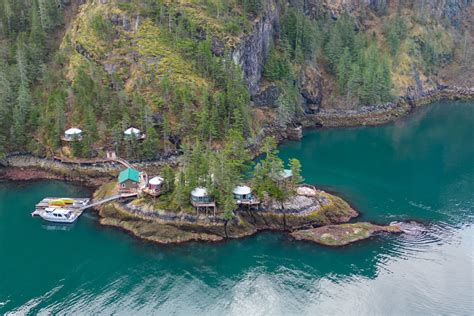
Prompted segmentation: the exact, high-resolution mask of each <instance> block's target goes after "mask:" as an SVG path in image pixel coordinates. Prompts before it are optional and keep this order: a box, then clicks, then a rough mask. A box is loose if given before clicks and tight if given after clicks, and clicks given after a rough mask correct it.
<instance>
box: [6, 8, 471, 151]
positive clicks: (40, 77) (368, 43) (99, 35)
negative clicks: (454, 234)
mask: <svg viewBox="0 0 474 316" xmlns="http://www.w3.org/2000/svg"><path fill="white" fill-rule="evenodd" d="M418 2H419V3H418ZM425 2H426V3H425ZM471 11H472V3H471V1H454V2H446V3H445V2H442V3H438V2H437V3H434V2H432V1H431V2H430V1H415V2H414V3H411V2H406V3H405V2H403V1H373V2H372V1H370V3H369V4H367V5H365V4H363V5H362V4H361V5H356V4H355V2H354V4H352V3H351V1H349V2H347V3H346V2H344V3H339V2H337V1H336V2H326V1H316V0H313V1H296V0H294V1H288V2H287V1H283V0H278V1H276V0H269V1H263V0H244V1H223V0H188V1H185V0H176V1H168V0H140V1H139V0H130V1H123V0H122V1H118V0H88V1H79V0H77V1H74V0H72V1H70V0H1V1H0V22H1V23H0V122H1V126H2V129H1V130H0V152H1V153H7V152H12V151H29V152H33V153H36V154H41V155H49V156H51V155H63V156H71V157H92V156H97V155H103V152H104V151H105V150H108V149H113V150H115V151H116V152H118V153H119V154H120V155H121V156H125V157H128V158H132V159H152V158H156V157H157V156H158V155H161V156H162V155H166V154H167V153H170V152H175V151H177V150H182V148H183V147H182V145H183V144H184V145H186V144H188V145H192V144H195V143H196V141H197V140H199V143H200V144H204V145H205V147H209V148H214V149H215V148H223V147H225V146H226V144H228V142H229V139H234V140H235V139H236V138H241V139H242V142H244V143H245V145H249V144H252V143H254V142H256V141H258V140H259V137H258V135H259V133H260V131H261V129H262V127H264V126H269V125H271V126H276V127H278V128H281V129H285V128H286V127H287V126H288V125H292V124H294V123H297V122H298V121H299V120H300V119H301V117H303V116H304V115H306V114H308V113H314V112H316V111H318V109H319V108H343V109H351V108H357V107H358V106H360V105H369V104H378V103H386V102H390V101H395V100H396V98H397V97H398V96H400V95H404V94H406V91H407V88H408V87H415V88H416V89H427V88H430V87H433V86H436V85H437V84H439V83H444V82H445V81H450V80H451V81H453V80H454V81H456V80H458V81H459V78H463V74H466V73H469V69H472V68H471V67H472V54H471V53H470V49H471V47H472V46H471V44H472V37H471V36H472V32H471V31H472V30H471V29H470V27H472V24H471V23H470V21H469V12H471ZM72 126H74V127H80V128H81V129H82V130H83V131H84V137H83V138H82V140H81V141H75V142H73V143H72V144H64V143H63V142H61V136H62V135H63V133H64V131H65V130H66V129H67V128H69V127H72ZM132 126H133V127H136V128H139V129H140V130H141V131H143V132H144V133H145V135H146V138H145V139H144V140H142V141H139V140H137V139H135V138H133V137H132V138H124V137H123V131H124V130H126V129H127V128H129V127H132ZM185 147H186V146H185Z"/></svg>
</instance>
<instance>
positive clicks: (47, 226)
mask: <svg viewBox="0 0 474 316" xmlns="http://www.w3.org/2000/svg"><path fill="white" fill-rule="evenodd" d="M74 225H75V223H72V224H61V223H44V224H42V225H41V227H42V228H43V229H45V230H49V231H54V230H62V231H70V230H72V229H73V228H74Z"/></svg>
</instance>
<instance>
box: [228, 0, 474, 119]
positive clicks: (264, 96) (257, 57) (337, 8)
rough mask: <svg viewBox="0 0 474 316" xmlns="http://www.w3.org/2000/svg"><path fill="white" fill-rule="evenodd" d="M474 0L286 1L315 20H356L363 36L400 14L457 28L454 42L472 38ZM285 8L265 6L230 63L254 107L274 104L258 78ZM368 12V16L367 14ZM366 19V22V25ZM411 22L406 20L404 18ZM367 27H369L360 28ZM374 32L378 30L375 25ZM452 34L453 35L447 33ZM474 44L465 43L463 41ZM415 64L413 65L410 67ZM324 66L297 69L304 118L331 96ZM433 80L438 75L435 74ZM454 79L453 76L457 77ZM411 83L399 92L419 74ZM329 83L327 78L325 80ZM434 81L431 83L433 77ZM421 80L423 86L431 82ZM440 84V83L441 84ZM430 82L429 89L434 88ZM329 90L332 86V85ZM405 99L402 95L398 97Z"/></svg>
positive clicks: (272, 91) (272, 90)
mask: <svg viewBox="0 0 474 316" xmlns="http://www.w3.org/2000/svg"><path fill="white" fill-rule="evenodd" d="M472 2H473V1H472V0H438V1H434V0H431V1H430V0H416V1H406V0H289V1H288V3H289V4H291V5H292V6H296V7H300V8H303V10H304V12H305V13H306V14H307V15H309V16H312V17H314V18H317V17H318V16H320V15H321V14H324V13H328V14H330V15H331V16H332V17H333V18H334V19H338V18H339V16H340V15H341V14H342V13H343V12H349V14H351V15H354V16H356V20H357V21H358V22H359V23H360V25H359V26H360V27H362V28H366V29H367V31H370V32H372V31H373V30H372V28H374V23H375V24H376V25H377V23H378V24H380V25H379V27H378V28H379V29H380V28H382V27H383V19H382V18H381V17H382V16H389V15H393V14H395V13H396V12H401V14H404V15H411V14H413V15H417V16H422V17H424V18H428V19H431V20H432V21H434V22H436V23H441V24H442V23H444V22H443V21H449V23H450V24H451V25H452V26H454V28H456V29H457V31H454V32H456V34H451V35H450V36H452V37H457V38H459V37H461V36H463V35H461V34H463V33H464V34H465V33H466V30H462V29H461V28H462V27H463V25H464V28H467V34H471V32H472V27H473V26H472V25H470V22H469V19H470V13H471V11H472V8H473V6H472ZM283 11H284V10H283V8H280V7H279V6H278V4H277V3H276V1H274V0H272V1H268V2H267V4H266V8H265V11H264V13H263V15H262V16H261V18H259V19H258V20H256V21H255V24H254V27H253V31H252V32H251V33H250V34H248V35H247V36H246V37H245V38H243V40H242V41H241V42H240V44H238V45H237V46H236V48H235V49H234V51H233V53H232V57H233V59H234V61H235V62H236V63H237V64H238V65H239V66H240V67H241V69H242V71H243V74H244V77H245V80H246V82H247V85H248V87H249V90H250V93H251V95H252V99H253V101H254V104H255V105H256V106H268V107H275V106H276V103H275V102H276V100H277V99H278V96H279V91H278V89H277V88H276V87H275V86H274V85H270V86H265V87H261V81H262V74H263V68H264V63H265V61H266V58H267V56H268V53H269V47H270V44H271V42H272V38H274V37H275V36H276V35H277V32H278V31H279V23H280V18H281V13H282V12H283ZM368 12H372V13H371V14H369V13H368ZM367 20H370V22H367ZM407 20H409V18H407ZM364 23H365V24H367V25H364ZM375 28H377V27H376V26H375ZM448 32H451V31H448ZM470 41H471V42H472V40H471V39H470V36H469V39H467V42H470ZM412 65H414V64H412ZM321 70H322V66H321V65H319V64H317V63H315V62H313V63H307V64H306V65H304V66H303V67H301V73H300V75H299V79H298V86H299V87H300V93H301V96H302V98H301V100H302V101H303V103H304V104H303V106H304V109H305V111H306V112H307V113H315V112H316V111H317V110H318V109H319V107H320V106H321V104H322V100H323V97H324V96H328V95H330V94H331V91H328V89H329V90H332V88H331V87H328V82H327V81H328V80H326V81H325V80H324V79H325V78H323V77H324V76H323V75H322V73H321ZM434 76H436V74H435V75H434ZM456 76H457V75H456ZM409 77H412V78H411V79H409V80H411V81H413V84H407V83H406V82H405V83H404V84H402V85H403V87H401V88H399V90H401V91H405V90H406V89H407V87H408V86H410V85H412V86H416V84H418V83H419V82H420V79H419V77H420V75H419V74H418V76H417V78H415V77H414V76H412V75H409ZM326 79H327V78H326ZM431 79H433V78H431ZM431 79H430V78H427V75H426V76H424V80H425V81H429V80H431ZM437 79H438V78H434V81H433V80H431V81H432V82H438V80H437ZM329 81H331V80H329ZM441 81H444V80H443V79H441ZM432 82H431V85H432ZM330 85H332V82H330ZM402 94H403V93H402Z"/></svg>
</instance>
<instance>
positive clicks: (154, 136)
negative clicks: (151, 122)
mask: <svg viewBox="0 0 474 316" xmlns="http://www.w3.org/2000/svg"><path fill="white" fill-rule="evenodd" d="M157 145H158V133H157V132H156V130H155V129H154V128H153V127H149V128H148V129H147V130H146V138H145V140H144V141H143V144H142V157H144V158H147V159H152V158H154V157H155V156H156V152H157Z"/></svg>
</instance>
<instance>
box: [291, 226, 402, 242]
mask: <svg viewBox="0 0 474 316" xmlns="http://www.w3.org/2000/svg"><path fill="white" fill-rule="evenodd" d="M401 232H402V230H401V228H400V226H399V225H397V224H393V225H389V226H380V225H375V224H371V223H354V224H340V225H327V226H323V227H317V228H311V229H305V230H299V231H295V232H292V233H291V236H292V237H293V238H295V239H296V240H306V241H312V242H315V243H318V244H322V245H325V246H344V245H347V244H350V243H353V242H356V241H360V240H364V239H367V238H370V237H372V236H374V235H376V234H380V233H401Z"/></svg>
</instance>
